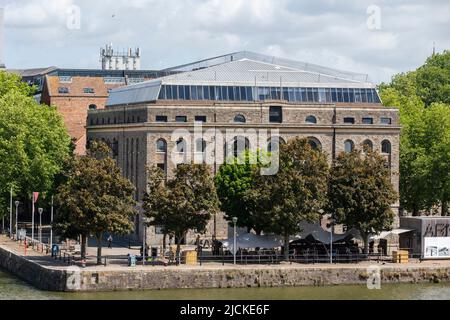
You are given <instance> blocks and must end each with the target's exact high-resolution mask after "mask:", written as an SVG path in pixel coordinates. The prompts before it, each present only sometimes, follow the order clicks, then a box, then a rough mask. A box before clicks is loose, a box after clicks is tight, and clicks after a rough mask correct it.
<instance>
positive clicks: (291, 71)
mask: <svg viewBox="0 0 450 320" xmlns="http://www.w3.org/2000/svg"><path fill="white" fill-rule="evenodd" d="M162 71H163V72H170V73H172V74H171V75H169V76H165V77H161V78H159V79H155V80H150V81H146V82H143V83H140V84H136V85H130V86H127V87H125V88H120V89H113V90H112V91H111V93H110V97H109V99H108V102H107V105H108V106H112V105H120V104H131V103H141V102H152V101H156V100H158V95H159V91H160V89H161V86H162V85H194V86H195V85H199V86H201V85H214V86H255V87H256V86H259V87H264V86H267V87H270V86H277V87H280V86H283V87H302V86H303V87H311V86H312V87H322V88H323V87H325V88H326V87H342V88H348V87H354V88H375V85H373V84H372V83H370V82H369V81H368V76H367V75H365V74H358V73H353V72H346V71H340V70H335V69H330V68H327V67H322V66H318V65H314V64H308V63H304V62H296V61H292V60H287V59H282V58H276V57H269V56H265V55H260V54H256V53H251V52H245V51H244V52H237V53H233V54H228V55H224V56H220V57H216V58H212V59H207V60H202V61H198V62H194V63H191V64H187V65H182V66H178V67H173V68H169V69H165V70H162ZM176 72H177V73H176ZM145 91H147V92H145ZM145 99H147V100H145Z"/></svg>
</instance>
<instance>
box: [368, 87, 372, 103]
mask: <svg viewBox="0 0 450 320" xmlns="http://www.w3.org/2000/svg"><path fill="white" fill-rule="evenodd" d="M366 94H367V102H368V103H373V95H372V90H371V89H366Z"/></svg>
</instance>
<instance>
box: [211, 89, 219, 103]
mask: <svg viewBox="0 0 450 320" xmlns="http://www.w3.org/2000/svg"><path fill="white" fill-rule="evenodd" d="M209 98H210V99H211V100H219V97H218V95H217V94H216V89H215V87H214V86H210V87H209Z"/></svg>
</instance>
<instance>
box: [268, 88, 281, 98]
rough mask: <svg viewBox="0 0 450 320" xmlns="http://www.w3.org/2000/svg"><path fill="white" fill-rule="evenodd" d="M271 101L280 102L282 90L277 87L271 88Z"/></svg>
mask: <svg viewBox="0 0 450 320" xmlns="http://www.w3.org/2000/svg"><path fill="white" fill-rule="evenodd" d="M270 99H272V100H280V88H277V87H271V88H270Z"/></svg>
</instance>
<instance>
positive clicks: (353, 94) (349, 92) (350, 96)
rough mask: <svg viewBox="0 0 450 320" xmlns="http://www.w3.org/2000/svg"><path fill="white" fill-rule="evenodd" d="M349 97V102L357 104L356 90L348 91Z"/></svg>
mask: <svg viewBox="0 0 450 320" xmlns="http://www.w3.org/2000/svg"><path fill="white" fill-rule="evenodd" d="M348 97H349V102H351V103H354V102H355V90H354V89H348Z"/></svg>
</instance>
